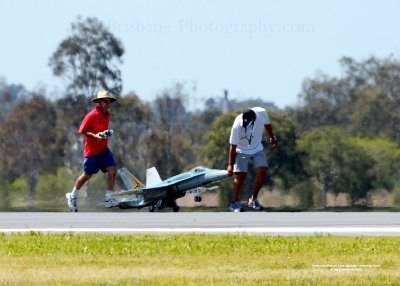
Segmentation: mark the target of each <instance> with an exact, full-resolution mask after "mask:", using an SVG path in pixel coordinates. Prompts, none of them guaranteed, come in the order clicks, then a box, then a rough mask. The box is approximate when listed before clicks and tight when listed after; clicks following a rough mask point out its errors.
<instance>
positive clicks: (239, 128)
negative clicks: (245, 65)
mask: <svg viewBox="0 0 400 286" xmlns="http://www.w3.org/2000/svg"><path fill="white" fill-rule="evenodd" d="M264 129H265V131H266V132H267V133H268V135H269V137H270V138H269V142H270V144H271V145H272V147H274V148H275V147H276V146H277V145H278V141H277V140H276V137H275V136H274V133H273V130H272V126H271V124H270V122H269V118H268V114H267V112H266V110H265V109H264V108H262V107H253V108H250V109H246V110H245V111H244V112H243V113H241V114H239V115H238V116H237V117H236V119H235V121H234V122H233V126H232V130H231V136H230V138H229V143H230V148H229V160H228V168H227V170H228V176H232V175H233V174H235V178H234V181H233V199H234V202H232V203H231V205H230V206H229V210H230V211H232V212H241V211H243V208H242V205H241V204H240V201H239V195H240V192H241V190H242V187H243V183H244V180H245V178H246V174H247V170H248V165H249V161H250V160H252V161H253V164H254V167H255V168H256V169H257V175H256V178H255V181H254V184H253V194H252V196H251V197H250V198H249V202H248V205H249V207H251V208H253V209H255V210H261V209H262V206H261V205H260V203H259V201H258V199H257V196H258V193H259V191H260V189H261V187H262V185H263V183H264V179H265V175H266V173H267V171H268V161H267V158H266V156H265V153H264V147H263V145H262V143H261V141H262V134H263V130H264Z"/></svg>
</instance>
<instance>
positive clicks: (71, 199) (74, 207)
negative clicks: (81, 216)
mask: <svg viewBox="0 0 400 286" xmlns="http://www.w3.org/2000/svg"><path fill="white" fill-rule="evenodd" d="M65 197H66V198H67V202H68V207H69V209H70V210H71V212H73V213H76V212H78V205H77V202H76V201H77V198H74V197H72V196H71V193H67V194H65Z"/></svg>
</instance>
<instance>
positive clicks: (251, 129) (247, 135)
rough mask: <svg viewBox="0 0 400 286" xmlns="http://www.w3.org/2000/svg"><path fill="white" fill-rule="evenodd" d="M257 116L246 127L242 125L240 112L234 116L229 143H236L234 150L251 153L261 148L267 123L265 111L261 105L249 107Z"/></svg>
mask: <svg viewBox="0 0 400 286" xmlns="http://www.w3.org/2000/svg"><path fill="white" fill-rule="evenodd" d="M251 110H253V111H254V112H255V113H256V115H257V117H256V120H255V122H254V125H253V124H249V125H248V126H247V128H244V127H242V125H243V119H242V114H239V115H238V116H236V119H235V121H234V122H233V125H232V130H231V136H230V138H229V143H230V144H233V145H236V146H237V147H236V152H237V153H242V154H248V155H252V154H255V153H257V152H260V151H262V150H263V145H262V144H261V140H262V134H263V130H264V125H266V124H269V118H268V114H267V111H266V110H265V109H264V108H262V107H253V108H251Z"/></svg>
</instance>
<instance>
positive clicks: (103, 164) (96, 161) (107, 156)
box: [83, 148, 115, 175]
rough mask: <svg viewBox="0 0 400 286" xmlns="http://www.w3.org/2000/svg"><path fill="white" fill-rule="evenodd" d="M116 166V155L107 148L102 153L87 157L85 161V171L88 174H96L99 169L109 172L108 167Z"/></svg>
mask: <svg viewBox="0 0 400 286" xmlns="http://www.w3.org/2000/svg"><path fill="white" fill-rule="evenodd" d="M113 166H115V160H114V156H113V154H112V153H111V151H110V149H108V148H107V149H106V150H104V151H103V152H101V153H100V154H97V155H94V156H89V157H85V160H84V161H83V171H84V172H85V173H86V174H89V175H92V174H96V173H97V172H98V171H99V170H101V171H102V172H103V173H105V172H107V168H109V167H113Z"/></svg>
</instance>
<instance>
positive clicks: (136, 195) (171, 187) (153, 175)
mask: <svg viewBox="0 0 400 286" xmlns="http://www.w3.org/2000/svg"><path fill="white" fill-rule="evenodd" d="M227 176H228V173H227V171H226V170H218V169H209V168H206V167H202V166H199V167H196V168H193V169H192V170H190V171H188V172H185V173H182V174H179V175H176V176H173V177H171V178H168V179H166V180H164V181H163V180H161V178H160V175H159V174H158V172H157V170H156V168H155V167H152V168H150V169H148V170H147V172H146V185H144V184H142V183H141V182H140V181H139V180H138V179H137V178H135V177H134V176H133V175H132V174H131V173H130V172H129V171H128V170H127V169H126V168H121V169H119V170H118V178H119V179H120V180H121V181H122V182H121V183H122V185H123V187H124V190H122V191H118V192H115V193H114V194H113V197H114V198H115V199H116V200H117V201H118V202H116V203H113V204H112V205H106V207H119V208H121V209H129V208H138V209H140V208H143V207H149V211H150V212H153V211H154V210H155V209H161V208H164V207H172V209H173V211H174V212H177V211H178V210H179V207H178V205H177V204H176V202H175V200H176V199H178V198H181V197H183V196H185V194H186V193H187V192H189V193H194V194H195V197H194V201H195V202H200V201H201V193H203V192H204V191H206V190H209V189H208V188H205V187H203V186H205V185H207V184H210V183H213V182H216V181H219V180H222V179H224V178H226V177H227Z"/></svg>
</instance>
